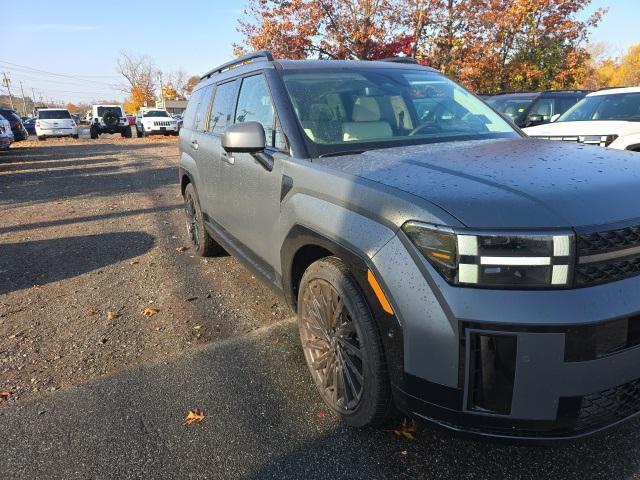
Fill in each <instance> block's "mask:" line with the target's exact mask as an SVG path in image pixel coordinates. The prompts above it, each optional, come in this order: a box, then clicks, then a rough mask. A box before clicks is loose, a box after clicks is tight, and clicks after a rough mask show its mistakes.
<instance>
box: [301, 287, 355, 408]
mask: <svg viewBox="0 0 640 480" xmlns="http://www.w3.org/2000/svg"><path fill="white" fill-rule="evenodd" d="M304 289H305V290H304V291H303V295H302V305H300V308H301V314H302V318H301V322H300V337H301V340H302V348H303V351H304V355H305V358H306V360H307V364H308V365H309V369H310V370H311V375H312V377H313V380H314V382H315V383H316V386H317V387H318V389H319V390H320V394H321V395H322V397H323V399H324V401H325V402H326V403H327V404H328V405H329V406H330V407H331V408H333V409H334V410H336V411H337V412H340V413H342V414H349V413H351V412H353V411H355V410H356V409H357V407H358V405H359V403H360V399H361V398H362V392H363V389H364V362H365V358H364V350H363V349H362V347H361V344H360V340H359V338H360V337H359V335H358V329H357V325H356V324H355V322H354V321H353V319H352V318H351V315H350V313H349V312H348V310H347V308H346V307H345V305H344V302H343V300H342V298H340V295H339V294H338V291H337V290H336V289H335V288H334V287H333V286H332V285H331V284H330V283H329V282H327V281H326V280H323V279H318V278H316V279H313V280H311V281H310V282H309V283H307V284H306V285H305V287H304Z"/></svg>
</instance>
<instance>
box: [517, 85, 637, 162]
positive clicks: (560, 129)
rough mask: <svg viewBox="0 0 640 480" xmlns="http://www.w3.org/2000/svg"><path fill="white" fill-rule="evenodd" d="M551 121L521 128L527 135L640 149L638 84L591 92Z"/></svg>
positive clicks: (622, 148)
mask: <svg viewBox="0 0 640 480" xmlns="http://www.w3.org/2000/svg"><path fill="white" fill-rule="evenodd" d="M551 122H552V123H547V124H545V125H538V126H535V127H529V128H525V129H523V130H524V132H525V133H526V134H527V135H529V136H530V137H538V138H544V139H548V140H564V141H569V142H578V143H585V144H591V145H600V146H602V147H609V148H615V149H618V150H631V151H634V152H640V87H629V88H610V89H606V90H599V91H597V92H593V93H590V94H589V95H587V96H586V97H584V98H583V99H582V100H580V101H579V102H578V103H576V104H575V105H574V106H573V107H571V108H570V109H569V110H567V111H566V112H565V113H563V114H562V115H560V116H559V117H557V118H553V117H552V119H551Z"/></svg>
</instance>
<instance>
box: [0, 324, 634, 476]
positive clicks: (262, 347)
mask: <svg viewBox="0 0 640 480" xmlns="http://www.w3.org/2000/svg"><path fill="white" fill-rule="evenodd" d="M194 408H198V409H201V410H202V411H203V412H204V414H205V415H206V418H205V419H204V420H203V421H202V422H201V423H198V424H194V425H191V426H186V425H184V424H183V417H184V415H185V414H186V412H187V411H188V410H189V409H194ZM638 426H639V425H638V424H637V423H632V424H629V425H627V426H625V427H623V428H621V429H619V430H617V431H615V432H613V433H609V434H607V435H604V436H601V437H597V438H595V439H591V440H588V441H583V442H578V443H572V444H569V445H566V446H558V447H525V446H506V445H500V444H491V443H485V442H478V441H472V440H468V439H461V438H458V437H456V436H453V435H451V434H449V433H445V432H440V431H435V430H432V429H430V428H428V427H419V428H418V431H417V433H416V438H415V440H408V439H404V438H400V437H398V436H396V435H395V434H394V433H393V431H392V430H393V429H392V428H379V429H362V430H358V429H351V428H348V427H345V426H343V425H341V424H340V422H339V421H338V420H337V419H336V418H335V417H334V416H333V414H331V413H330V412H328V411H326V410H324V409H323V407H322V405H321V404H320V402H319V401H318V396H317V394H316V392H315V390H314V387H313V385H312V384H311V383H310V380H309V376H308V372H307V370H306V366H305V364H304V360H303V357H302V355H301V352H300V348H299V345H298V339H297V330H296V328H295V323H294V322H293V321H292V320H285V321H282V322H279V323H278V324H276V325H274V326H270V327H264V328H263V329H260V330H258V331H256V332H253V333H250V334H246V335H244V336H242V337H238V338H234V339H230V340H225V341H221V342H219V343H215V344H211V345H208V346H205V347H202V348H201V349H200V350H197V351H192V352H190V353H189V354H185V355H183V356H181V357H178V358H174V359H172V360H171V361H167V362H160V363H154V364H146V365H141V366H138V367H135V368H132V369H130V370H125V371H122V372H120V373H118V374H115V375H113V376H111V377H108V378H104V379H98V380H94V381H90V382H89V383H87V384H85V385H83V386H81V387H75V388H71V389H68V390H66V391H60V392H56V393H52V394H47V395H43V396H42V397H41V398H38V399H32V400H29V401H26V402H22V403H17V404H14V405H10V406H8V407H7V408H3V409H0V431H1V432H2V448H0V478H3V479H14V478H15V479H39V478H48V479H54V478H61V479H62V478H64V479H76V478H77V479H85V478H92V479H93V478H95V479H99V478H118V479H133V478H189V479H204V478H208V479H218V478H220V479H228V478H243V479H272V478H273V479H284V478H296V479H297V478H304V479H307V480H309V479H316V478H317V479H328V478H349V479H359V478H362V479H365V478H366V479H378V478H439V479H445V478H446V479H460V478H504V479H506V478H514V479H516V478H517V479H574V478H575V479H586V478H603V479H605V478H606V479H611V478H616V479H620V478H638V473H637V472H638V469H639V467H640V429H639V428H638Z"/></svg>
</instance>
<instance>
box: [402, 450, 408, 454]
mask: <svg viewBox="0 0 640 480" xmlns="http://www.w3.org/2000/svg"><path fill="white" fill-rule="evenodd" d="M407 453H409V452H407V451H406V450H402V451H401V452H400V455H407Z"/></svg>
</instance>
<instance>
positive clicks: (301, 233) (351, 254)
mask: <svg viewBox="0 0 640 480" xmlns="http://www.w3.org/2000/svg"><path fill="white" fill-rule="evenodd" d="M327 256H335V257H338V258H339V259H340V260H342V261H343V262H344V263H345V265H346V266H347V268H348V269H349V271H350V273H351V274H352V276H353V278H354V279H355V281H356V284H357V285H358V287H359V289H360V291H361V292H362V293H363V294H364V296H365V298H366V300H367V303H368V305H369V308H370V309H371V313H372V315H373V317H374V319H375V321H376V324H377V326H378V332H379V334H380V338H381V340H382V344H383V348H384V352H385V357H386V360H387V367H388V372H389V375H390V376H396V375H400V376H402V375H403V372H404V349H403V339H402V328H401V325H400V322H399V320H398V317H397V316H396V315H395V314H390V313H387V312H385V311H384V309H383V307H382V305H381V304H380V301H379V300H378V298H377V296H376V292H375V291H374V290H373V287H372V286H371V285H370V284H369V281H368V271H369V270H370V271H371V272H372V273H373V275H374V276H375V277H376V280H377V281H378V282H379V284H380V285H381V286H382V290H383V291H384V292H385V295H388V289H386V288H385V287H384V283H383V279H382V278H381V276H380V274H379V272H378V271H377V270H376V268H375V266H374V265H373V263H372V262H371V261H370V260H369V258H368V257H367V255H366V254H365V253H364V252H362V251H360V250H358V249H357V248H356V247H354V246H352V245H349V244H346V243H342V242H338V241H336V240H334V239H330V238H327V237H326V236H324V235H322V234H320V233H318V232H316V231H314V230H312V229H310V228H308V227H305V226H302V225H295V226H294V227H292V228H291V230H290V231H289V233H288V235H287V237H286V238H285V241H284V243H283V245H282V248H281V251H280V258H281V262H282V289H283V294H284V297H285V299H286V301H287V303H288V304H289V306H290V307H291V308H292V309H293V311H294V312H297V298H298V287H299V285H300V280H301V279H302V275H303V274H304V272H305V270H306V269H307V268H308V266H309V265H311V264H312V263H313V262H315V261H317V260H320V259H321V258H324V257H327ZM389 300H391V299H389ZM392 380H393V378H392ZM392 383H394V382H393V381H392Z"/></svg>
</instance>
